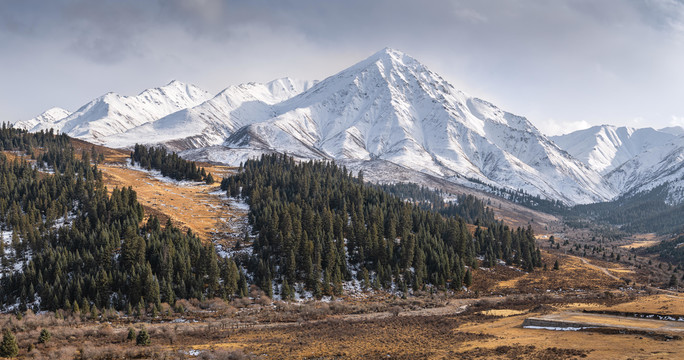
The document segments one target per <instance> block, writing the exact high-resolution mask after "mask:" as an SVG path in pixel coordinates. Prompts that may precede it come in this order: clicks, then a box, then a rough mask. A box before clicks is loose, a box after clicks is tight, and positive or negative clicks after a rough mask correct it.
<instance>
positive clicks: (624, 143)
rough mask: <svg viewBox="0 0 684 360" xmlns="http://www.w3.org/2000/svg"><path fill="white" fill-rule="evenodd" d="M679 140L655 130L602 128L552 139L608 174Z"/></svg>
mask: <svg viewBox="0 0 684 360" xmlns="http://www.w3.org/2000/svg"><path fill="white" fill-rule="evenodd" d="M676 138H677V136H676V135H674V134H672V133H669V132H665V131H658V130H655V129H652V128H644V129H634V128H630V127H624V126H623V127H616V126H612V125H601V126H594V127H591V128H589V129H585V130H578V131H575V132H572V133H570V134H566V135H560V136H553V137H551V140H553V142H555V143H556V144H557V145H558V146H560V147H561V148H562V149H563V150H565V151H567V152H569V153H570V155H572V156H574V157H575V158H577V159H579V160H581V161H582V162H584V163H585V164H586V165H588V166H589V167H591V168H592V169H594V170H596V171H598V172H600V173H601V174H607V173H609V172H610V171H612V170H613V169H615V168H617V167H618V166H620V165H622V164H623V163H625V162H627V161H628V160H630V159H632V158H634V157H635V156H637V155H639V154H641V153H643V152H645V151H647V150H651V149H653V148H657V147H660V146H666V144H668V143H669V142H670V141H672V140H674V139H676Z"/></svg>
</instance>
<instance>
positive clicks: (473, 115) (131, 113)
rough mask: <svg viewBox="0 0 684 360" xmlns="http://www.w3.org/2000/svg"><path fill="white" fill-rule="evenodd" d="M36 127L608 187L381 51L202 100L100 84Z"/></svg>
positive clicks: (514, 184)
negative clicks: (316, 75) (65, 112)
mask: <svg viewBox="0 0 684 360" xmlns="http://www.w3.org/2000/svg"><path fill="white" fill-rule="evenodd" d="M47 127H53V128H55V129H56V130H59V131H62V132H64V133H67V134H69V135H71V136H74V137H78V138H82V139H85V140H88V141H92V142H96V143H99V144H105V145H108V146H111V147H131V146H132V145H133V144H135V143H145V144H148V145H155V144H163V145H165V146H167V147H169V148H171V149H173V150H177V151H180V150H185V151H183V154H184V156H188V157H191V158H193V159H195V160H220V161H222V162H226V163H233V164H236V163H237V162H239V161H244V160H245V159H246V158H248V157H250V156H254V155H258V154H262V153H265V152H285V153H288V154H290V155H293V156H296V157H299V158H302V159H312V158H313V159H336V160H341V161H353V162H355V163H357V164H358V162H361V163H362V162H364V161H367V162H368V163H369V164H371V163H373V162H370V161H369V160H380V161H388V162H391V163H394V164H397V165H399V166H402V167H404V168H408V169H411V170H415V171H420V172H423V173H426V174H430V175H435V176H438V177H440V178H443V179H447V180H450V181H452V182H457V183H461V184H470V185H471V186H482V185H481V184H478V183H485V184H487V185H488V186H490V187H501V188H507V189H512V190H523V191H525V192H527V193H530V194H534V195H540V196H542V197H545V198H549V199H554V200H562V201H564V202H566V203H568V204H575V203H590V202H596V201H603V200H608V199H612V198H613V197H615V196H616V195H617V192H616V191H615V190H614V188H613V187H612V186H611V185H610V184H609V183H608V182H606V181H605V179H604V178H603V177H602V176H601V174H600V173H599V172H598V171H596V170H594V169H592V168H591V167H590V166H587V165H586V164H584V163H582V162H581V161H579V160H577V159H575V158H573V157H572V156H571V155H570V154H569V153H568V152H566V151H563V150H561V149H560V148H559V147H558V146H556V145H555V144H554V143H553V142H552V141H551V140H550V139H549V138H547V137H546V136H544V135H543V134H541V133H540V132H539V131H538V130H537V129H536V128H535V127H534V126H533V125H532V124H531V123H530V122H529V121H528V120H527V119H525V118H524V117H520V116H516V115H513V114H511V113H508V112H505V111H503V110H501V109H499V108H497V107H496V106H494V105H493V104H491V103H488V102H486V101H484V100H480V99H477V98H474V97H470V96H468V95H466V94H464V93H462V92H460V91H458V90H456V89H454V88H453V86H451V85H450V84H449V83H448V82H447V81H445V80H444V79H443V78H442V77H440V76H439V75H437V74H435V73H434V72H432V71H430V70H429V69H428V68H426V67H425V66H424V65H422V64H421V63H419V62H418V61H417V60H415V59H413V58H412V57H410V56H408V55H405V54H403V53H401V52H399V51H396V50H392V49H384V50H382V51H380V52H378V53H376V54H374V55H372V56H371V57H369V58H368V59H366V60H363V61H361V62H359V63H358V64H356V65H353V66H352V67H350V68H348V69H346V70H343V71H341V72H339V73H338V74H336V75H333V76H331V77H329V78H327V79H325V80H323V81H321V82H318V83H317V82H301V81H295V80H292V79H289V78H284V79H279V80H275V81H272V82H270V83H267V84H258V83H248V84H242V85H236V86H231V87H228V88H226V89H225V90H223V91H222V92H220V93H219V94H217V95H216V96H215V97H213V98H210V97H209V96H208V94H207V93H206V92H204V91H202V90H199V89H197V88H196V87H193V86H191V85H184V84H181V83H178V82H172V83H170V84H169V85H167V86H165V87H163V88H159V89H151V90H146V91H144V92H143V93H141V94H140V95H138V96H134V97H126V96H120V95H116V94H111V93H110V94H107V95H104V96H102V97H100V98H98V99H95V100H93V101H92V102H90V103H88V104H86V105H85V106H83V107H82V108H80V109H79V110H77V111H76V112H74V113H73V114H70V115H69V116H67V117H65V118H63V119H61V120H56V121H52V122H50V123H49V124H46V125H40V126H35V127H33V128H32V130H40V129H41V128H47ZM376 163H377V162H376ZM359 166H361V165H359ZM369 166H372V165H369ZM388 180H391V179H388Z"/></svg>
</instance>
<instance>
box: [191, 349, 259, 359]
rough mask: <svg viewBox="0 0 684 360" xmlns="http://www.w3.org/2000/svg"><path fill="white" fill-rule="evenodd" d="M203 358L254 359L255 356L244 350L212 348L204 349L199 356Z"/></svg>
mask: <svg viewBox="0 0 684 360" xmlns="http://www.w3.org/2000/svg"><path fill="white" fill-rule="evenodd" d="M197 358H198V359H201V360H244V359H254V357H253V356H251V355H248V354H245V353H244V352H243V351H242V350H240V349H238V350H211V351H203V352H202V353H200V355H199V356H198V357H197Z"/></svg>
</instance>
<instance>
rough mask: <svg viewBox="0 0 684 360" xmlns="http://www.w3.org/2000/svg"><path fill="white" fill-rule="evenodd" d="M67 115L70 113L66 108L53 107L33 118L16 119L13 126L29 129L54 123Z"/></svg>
mask: <svg viewBox="0 0 684 360" xmlns="http://www.w3.org/2000/svg"><path fill="white" fill-rule="evenodd" d="M69 115H71V112H69V111H68V110H64V109H62V108H59V107H53V108H51V109H48V110H46V111H45V112H44V113H42V114H40V115H38V116H36V117H34V118H33V119H29V120H22V121H17V122H16V123H14V125H13V126H14V127H15V128H18V129H22V130H28V131H31V130H32V129H33V128H36V127H45V126H49V125H50V124H54V123H55V122H57V121H59V120H62V119H64V118H65V117H67V116H69Z"/></svg>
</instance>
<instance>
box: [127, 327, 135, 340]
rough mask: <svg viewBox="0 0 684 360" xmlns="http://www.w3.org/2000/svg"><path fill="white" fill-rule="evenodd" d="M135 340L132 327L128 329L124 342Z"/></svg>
mask: <svg viewBox="0 0 684 360" xmlns="http://www.w3.org/2000/svg"><path fill="white" fill-rule="evenodd" d="M133 339H135V329H134V328H132V327H129V328H128V336H126V340H133Z"/></svg>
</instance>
